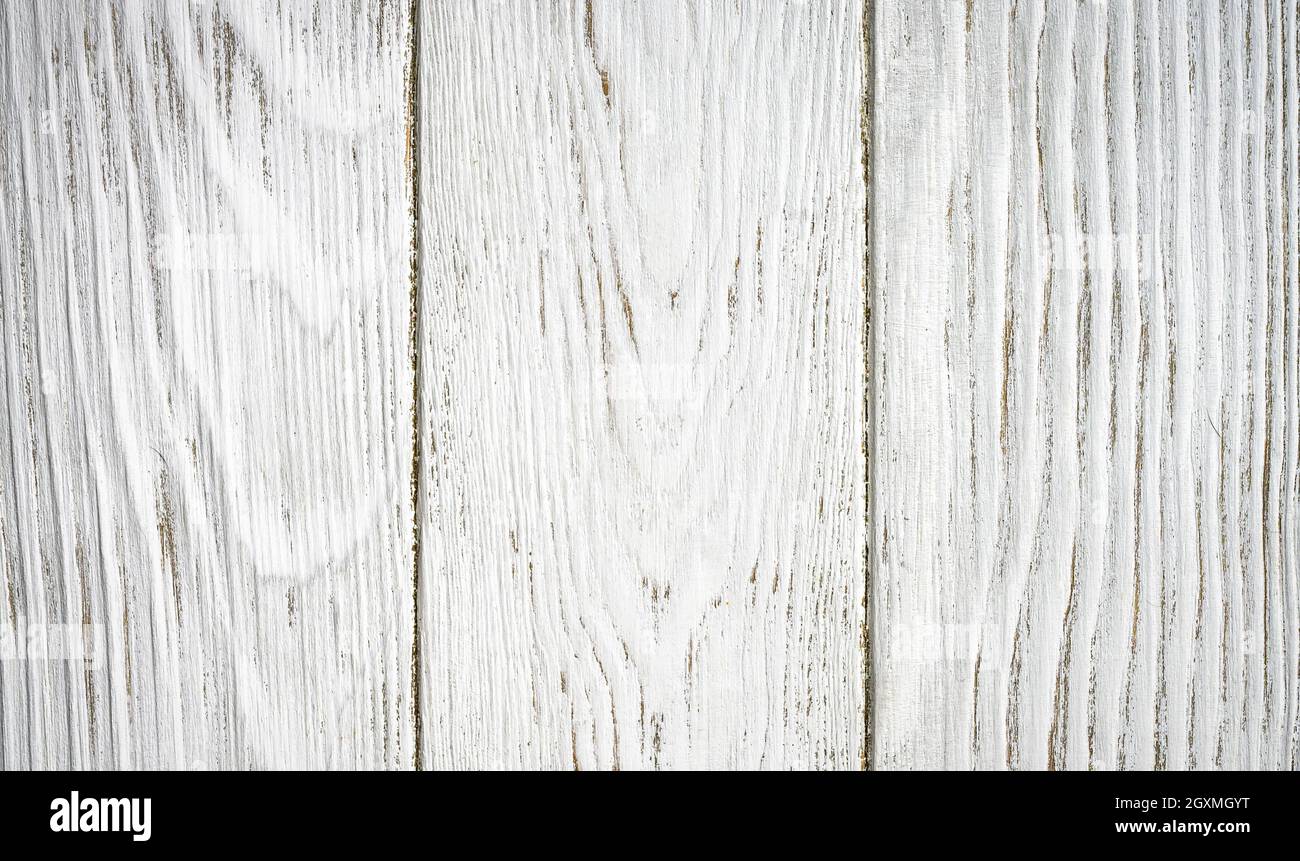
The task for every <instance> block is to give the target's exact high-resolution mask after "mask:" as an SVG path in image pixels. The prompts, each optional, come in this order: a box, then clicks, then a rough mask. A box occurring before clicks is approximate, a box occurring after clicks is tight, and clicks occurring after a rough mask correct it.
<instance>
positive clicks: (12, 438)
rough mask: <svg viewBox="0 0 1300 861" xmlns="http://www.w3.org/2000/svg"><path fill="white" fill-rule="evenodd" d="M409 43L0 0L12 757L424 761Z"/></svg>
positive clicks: (172, 14) (295, 27) (394, 20)
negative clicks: (414, 647)
mask: <svg viewBox="0 0 1300 861" xmlns="http://www.w3.org/2000/svg"><path fill="white" fill-rule="evenodd" d="M408 30H409V28H408V26H407V18H406V12H405V9H404V8H401V7H398V6H396V5H395V4H391V3H389V4H384V3H359V4H332V3H321V4H312V3H298V2H285V3H280V4H253V3H196V4H184V3H172V2H165V3H164V2H157V3H144V2H141V3H136V2H130V3H112V4H110V3H106V2H105V3H98V2H97V3H86V4H81V3H66V4H64V3H38V2H13V3H4V4H2V5H0V45H2V47H0V58H2V60H0V93H2V94H3V102H2V103H0V105H2V107H0V110H2V111H3V115H2V118H0V126H3V129H4V133H3V138H0V141H2V143H0V330H2V331H3V348H2V352H0V356H2V357H3V362H4V371H5V373H4V383H3V386H4V388H3V390H0V391H2V392H3V411H2V412H0V432H2V433H3V439H4V447H5V451H6V456H5V458H4V462H3V466H2V467H0V574H2V576H3V579H4V592H3V596H0V602H2V603H3V609H4V614H3V615H4V623H5V626H6V628H7V629H8V634H9V637H8V640H7V642H8V644H9V647H10V651H9V653H8V654H7V655H6V659H5V660H4V661H3V662H2V663H0V766H3V767H4V768H27V767H36V768H66V767H76V768H122V767H132V768H157V767H170V768H202V767H211V768H229V767H268V766H290V765H293V766H313V767H316V766H320V767H324V766H370V767H376V766H409V765H410V764H411V762H412V760H413V753H414V747H413V743H412V727H413V723H414V722H413V717H412V708H411V702H410V690H411V679H412V672H411V666H410V654H411V650H410V643H411V637H412V631H411V628H412V609H413V608H412V601H411V595H410V571H411V566H412V563H411V552H410V545H411V524H412V522H413V513H412V511H411V509H410V504H409V496H407V495H404V494H403V493H402V492H400V491H401V490H402V489H403V488H405V487H406V486H407V485H408V484H409V474H410V453H411V445H410V412H411V406H410V405H411V378H410V370H409V368H410V365H409V362H407V361H406V356H407V351H408V319H409V316H410V310H409V305H408V293H409V291H408V282H409V261H408V252H407V244H408V237H409V234H410V223H409V195H410V181H409V174H408V168H407V166H406V164H405V163H404V148H405V144H404V141H403V139H402V135H401V129H402V127H403V124H404V112H405V107H406V106H405V99H404V96H403V93H404V77H405V75H406V69H407V39H406V36H407V33H408ZM56 625H72V626H78V627H79V626H82V625H85V626H88V627H87V630H88V631H89V632H90V634H91V637H90V639H92V641H93V642H94V643H95V644H97V646H98V649H97V651H96V652H94V653H89V654H90V656H91V657H92V658H93V659H92V660H89V661H86V660H77V661H66V660H49V659H45V658H49V657H51V656H50V655H48V654H45V651H44V650H43V649H42V647H41V642H40V637H41V635H42V633H49V632H51V631H53V632H54V634H55V635H56V636H55V637H54V639H55V640H56V641H57V640H59V636H58V634H59V632H60V630H61V629H58V628H53V627H52V626H56ZM15 632H16V633H17V640H18V642H17V644H16V649H15V648H14V645H15V644H14V634H15ZM78 634H79V631H78ZM64 645H65V646H66V645H67V644H64Z"/></svg>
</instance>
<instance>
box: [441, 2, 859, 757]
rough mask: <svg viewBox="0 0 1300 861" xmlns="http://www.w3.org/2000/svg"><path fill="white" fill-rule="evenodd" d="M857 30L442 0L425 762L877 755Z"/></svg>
mask: <svg viewBox="0 0 1300 861" xmlns="http://www.w3.org/2000/svg"><path fill="white" fill-rule="evenodd" d="M862 31H863V23H862V18H861V5H860V4H859V3H857V2H841V0H825V2H790V3H742V4H732V3H684V2H668V0H662V2H661V0H655V2H633V3H626V2H595V0H593V2H583V0H578V2H556V3H510V2H504V3H480V4H469V3H446V4H429V5H427V6H425V7H424V9H423V15H422V18H421V29H420V34H419V45H420V51H419V58H420V69H419V90H420V123H421V128H420V135H419V139H420V158H419V176H420V183H419V202H420V221H421V225H420V243H419V244H420V249H419V251H420V290H421V291H422V292H421V296H420V307H421V314H420V318H419V323H420V348H421V349H420V357H419V361H420V371H419V376H420V380H421V384H420V403H419V411H420V421H419V429H420V434H421V436H420V440H419V449H420V452H421V453H420V456H419V461H420V464H421V470H420V479H419V487H418V499H419V510H420V523H421V535H420V548H421V550H420V553H421V557H422V564H421V566H420V570H419V609H420V619H421V623H420V624H421V640H420V646H419V650H420V653H421V655H422V672H423V683H422V694H421V701H422V707H421V716H422V717H421V720H422V736H421V737H422V739H423V744H422V748H421V749H422V758H423V761H424V763H425V764H426V765H429V766H432V767H446V766H458V767H467V766H468V767H503V768H519V767H529V768H534V767H542V768H624V769H627V768H687V767H697V768H698V767H710V768H722V767H730V768H736V767H744V768H800V767H803V768H814V767H816V768H859V767H861V766H862V764H863V763H864V761H865V758H866V746H865V734H866V715H865V713H864V699H865V672H866V668H865V652H864V624H865V618H864V616H865V610H864V589H865V578H864V572H863V555H864V547H865V538H866V535H865V532H866V530H865V520H864V514H865V511H864V506H865V478H864V475H865V454H864V445H863V440H864V408H865V404H864V398H863V392H864V391H865V380H864V356H863V349H864V348H863V342H864V325H865V317H864V308H865V302H864V298H865V297H864V290H863V283H864V281H863V276H864V272H863V247H864V241H865V237H864V212H865V190H864V183H863V174H862V161H861V135H860V129H861V122H862V53H861V39H862Z"/></svg>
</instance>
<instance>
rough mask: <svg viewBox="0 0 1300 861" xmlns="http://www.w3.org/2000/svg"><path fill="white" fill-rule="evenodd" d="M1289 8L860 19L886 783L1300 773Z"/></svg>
mask: <svg viewBox="0 0 1300 861" xmlns="http://www.w3.org/2000/svg"><path fill="white" fill-rule="evenodd" d="M1296 12H1297V10H1296V6H1295V4H1294V3H1289V2H1251V0H1233V2H1224V3H1220V2H1160V3H1156V2H1142V0H1133V2H1128V0H1115V2H1080V3H1074V2H1046V3H1045V2H1031V0H1019V2H1003V0H973V2H966V3H955V2H942V0H934V2H919V0H918V2H902V3H880V4H877V12H876V15H875V18H874V23H875V27H874V30H873V41H874V44H875V52H874V55H873V57H874V70H875V82H876V85H875V99H874V101H873V106H874V110H873V118H872V129H873V139H872V162H871V174H872V182H873V188H872V197H871V199H872V225H873V226H872V235H871V244H872V254H873V259H874V261H875V264H874V266H873V271H872V280H873V284H874V287H873V292H872V311H871V313H872V326H873V328H874V329H875V332H876V338H877V341H876V349H875V351H874V353H873V357H872V360H873V387H874V400H873V416H874V417H875V422H876V431H875V433H874V434H873V452H874V453H873V458H872V463H873V479H874V480H873V492H874V496H873V504H872V512H873V517H872V524H871V526H872V542H873V562H874V564H873V568H872V594H873V630H874V632H875V634H876V637H875V639H874V641H873V647H874V652H875V662H874V669H873V671H874V675H875V679H876V684H875V689H874V690H875V698H874V701H873V726H874V732H875V746H874V750H875V760H874V764H875V765H876V766H878V767H881V768H916V767H946V768H1071V769H1082V768H1091V769H1107V768H1171V769H1182V768H1295V767H1297V764H1298V762H1297V743H1298V739H1300V713H1298V711H1297V690H1298V685H1297V674H1298V672H1300V633H1298V630H1297V629H1298V627H1300V607H1298V605H1297V586H1298V585H1300V579H1298V575H1300V517H1298V514H1300V510H1298V508H1297V505H1298V502H1300V500H1298V496H1300V486H1298V484H1297V475H1298V470H1297V444H1298V442H1300V388H1298V386H1300V351H1298V350H1297V333H1300V289H1298V288H1297V273H1298V272H1300V260H1298V259H1297V233H1298V231H1297V224H1298V221H1297V216H1298V214H1300V213H1297V206H1298V205H1300V193H1298V188H1300V187H1298V186H1297V182H1298V177H1300V165H1298V164H1297V145H1296V135H1297V98H1298V93H1300V78H1298V77H1297V42H1296V35H1297V29H1296ZM1089 246H1090V252H1091V253H1086V254H1084V253H1079V250H1080V249H1081V248H1083V249H1088V248H1089Z"/></svg>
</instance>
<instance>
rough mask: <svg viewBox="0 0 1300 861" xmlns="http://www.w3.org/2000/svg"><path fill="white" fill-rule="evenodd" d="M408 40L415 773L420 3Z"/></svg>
mask: <svg viewBox="0 0 1300 861" xmlns="http://www.w3.org/2000/svg"><path fill="white" fill-rule="evenodd" d="M407 17H408V21H407V26H408V27H409V28H410V30H409V34H408V36H407V46H408V48H407V50H408V52H409V56H408V58H407V66H406V163H407V169H408V173H409V179H410V182H411V187H410V193H411V203H410V225H411V284H410V304H411V322H410V328H409V333H408V334H409V336H410V347H409V350H408V352H409V353H410V358H411V516H412V518H413V520H414V522H413V523H412V527H411V557H412V558H411V716H412V721H413V732H414V745H415V770H416V771H422V770H423V769H424V724H423V718H422V716H421V709H420V679H421V672H420V668H421V664H422V661H421V653H420V563H421V561H422V559H423V554H422V553H421V549H420V537H421V536H420V525H421V523H422V522H423V519H424V507H423V505H422V499H421V497H422V494H421V493H420V464H421V462H422V461H423V456H424V451H423V445H422V444H421V434H420V428H421V427H423V426H424V401H423V400H422V398H421V397H420V366H421V362H420V341H421V336H422V334H423V333H422V327H421V322H420V321H421V318H422V316H423V315H422V313H421V311H422V307H421V301H420V3H419V0H411V5H410V8H409V12H408V15H407Z"/></svg>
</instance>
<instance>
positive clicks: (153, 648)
mask: <svg viewBox="0 0 1300 861" xmlns="http://www.w3.org/2000/svg"><path fill="white" fill-rule="evenodd" d="M1296 19H1297V8H1296V5H1295V3H1294V2H1288V0H1226V2H1209V0H1181V2H1164V0H1161V2H1155V0H1109V2H1095V0H1080V2H1074V0H893V1H892V2H883V0H882V2H875V3H873V2H870V0H867V2H863V0H753V2H750V0H744V2H740V3H735V2H721V0H719V2H677V0H642V2H614V0H591V2H587V0H553V2H552V0H547V2H527V0H484V2H469V0H464V2H462V0H450V2H438V3H433V2H428V3H426V2H422V0H419V1H418V2H413V3H412V2H409V0H361V2H358V3H331V2H319V3H316V2H307V0H301V2H300V0H282V2H256V3H255V2H248V3H244V2H225V0H211V1H210V2H209V0H204V2H191V3H172V2H162V0H153V2H110V1H109V0H103V2H76V3H66V4H50V3H39V2H35V0H22V2H12V3H4V4H0V122H2V125H3V131H0V332H2V333H3V342H2V344H0V360H2V361H3V363H4V382H3V388H2V389H0V405H2V407H3V408H2V409H0V437H2V438H3V440H4V448H3V454H4V457H3V458H0V577H2V578H3V591H2V592H0V605H2V608H3V612H2V613H0V633H3V634H4V637H3V639H2V640H0V651H2V652H3V653H2V654H0V767H3V768H66V767H80V768H121V767H144V768H153V767H170V768H203V767H209V768H246V767H284V766H304V767H320V768H331V767H361V768H368V767H387V768H412V767H415V768H468V767H487V768H625V769H631V768H686V767H714V768H861V767H863V766H870V767H880V768H917V767H948V768H1071V769H1076V768H1094V769H1108V768H1296V767H1297V766H1298V765H1300V750H1298V748H1300V702H1298V700H1297V697H1298V695H1300V596H1298V594H1297V590H1298V587H1300V517H1298V516H1297V515H1298V514H1300V509H1298V506H1300V274H1298V273H1300V230H1297V223H1300V161H1298V158H1300V146H1298V144H1297V130H1298V129H1300V75H1298V72H1297V65H1298V64H1300V55H1298V53H1297V49H1298V45H1297V20H1296ZM868 623H870V624H868ZM42 638H44V639H42ZM87 646H89V648H87ZM74 648H80V649H81V650H82V653H84V654H85V655H86V656H87V657H88V658H89V659H87V657H82V655H81V654H76V655H73V656H72V657H73V658H74V659H72V660H69V659H67V658H68V655H67V654H66V653H68V652H70V651H72V650H74ZM59 653H64V654H59Z"/></svg>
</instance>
